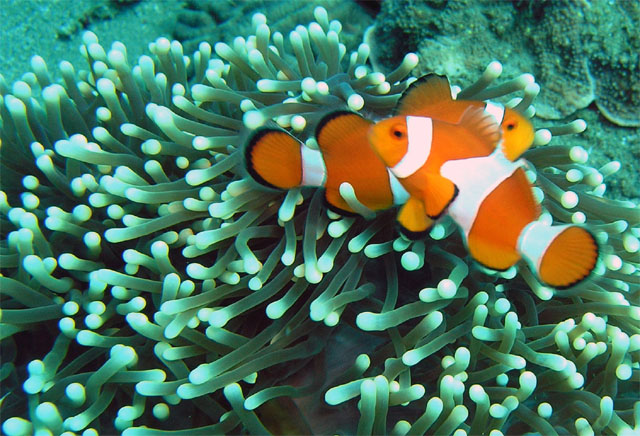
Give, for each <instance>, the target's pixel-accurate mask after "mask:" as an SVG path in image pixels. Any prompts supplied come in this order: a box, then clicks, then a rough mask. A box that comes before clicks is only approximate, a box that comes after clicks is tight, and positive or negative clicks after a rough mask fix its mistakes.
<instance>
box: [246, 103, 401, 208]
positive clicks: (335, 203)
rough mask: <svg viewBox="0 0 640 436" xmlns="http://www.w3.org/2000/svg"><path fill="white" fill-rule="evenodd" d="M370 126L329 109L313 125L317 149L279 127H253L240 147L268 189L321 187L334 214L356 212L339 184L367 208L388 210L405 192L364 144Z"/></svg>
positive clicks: (349, 113)
mask: <svg viewBox="0 0 640 436" xmlns="http://www.w3.org/2000/svg"><path fill="white" fill-rule="evenodd" d="M372 124H373V123H372V122H371V121H369V120H367V119H365V118H362V117H361V116H359V115H357V114H355V113H353V112H347V111H338V112H333V113H330V114H328V115H327V116H325V117H324V118H323V119H322V120H321V121H320V122H319V123H318V126H317V127H316V134H315V137H316V141H317V143H318V150H315V149H312V148H310V147H308V146H306V145H305V144H304V143H302V142H300V141H299V140H298V139H297V138H295V137H294V136H292V135H290V134H289V133H287V132H285V131H284V130H282V129H277V128H262V129H259V130H257V131H255V132H253V133H252V134H251V136H250V138H249V140H248V143H247V146H246V147H245V153H244V154H245V161H246V167H247V169H248V171H249V173H250V174H251V175H252V177H253V178H254V179H255V180H256V181H257V182H258V183H260V184H262V185H264V186H267V187H270V188H276V189H284V190H286V189H292V188H295V187H299V186H314V187H324V190H325V200H326V202H327V205H328V206H329V208H330V209H333V210H334V211H336V212H338V213H342V214H347V215H352V214H355V213H357V210H356V209H355V208H354V207H353V205H350V204H349V203H348V202H347V201H346V200H345V198H344V196H343V195H342V194H341V192H340V187H341V185H343V184H344V183H348V184H349V185H351V187H352V188H353V190H354V192H355V197H356V198H357V201H358V202H359V203H360V204H361V205H362V206H364V207H365V208H367V209H369V210H370V211H380V210H384V209H388V208H390V207H392V206H393V205H394V204H401V203H403V202H404V201H406V198H407V194H406V191H405V190H404V189H403V188H402V186H401V185H400V184H399V183H398V182H397V180H395V178H394V177H393V176H392V175H391V174H390V172H389V170H388V169H387V167H386V166H385V165H384V163H383V162H382V161H381V160H380V158H379V157H378V156H377V155H376V153H375V152H374V151H373V149H372V148H371V147H370V145H369V142H368V140H367V132H368V130H369V128H370V127H371V125H372Z"/></svg>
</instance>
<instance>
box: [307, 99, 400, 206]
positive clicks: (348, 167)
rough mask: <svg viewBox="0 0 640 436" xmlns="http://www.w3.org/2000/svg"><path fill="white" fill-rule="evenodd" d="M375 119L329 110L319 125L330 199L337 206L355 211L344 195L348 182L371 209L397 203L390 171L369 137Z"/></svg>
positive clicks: (327, 198)
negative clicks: (390, 179) (343, 187)
mask: <svg viewBox="0 0 640 436" xmlns="http://www.w3.org/2000/svg"><path fill="white" fill-rule="evenodd" d="M372 124H373V122H371V121H369V120H367V119H365V118H363V117H361V116H360V115H358V114H356V113H354V112H348V111H338V112H332V113H330V114H327V115H326V116H325V117H324V118H323V119H322V120H320V122H319V123H318V126H317V128H316V141H317V142H318V148H319V149H320V151H321V152H322V157H323V159H324V162H325V166H326V169H327V178H326V183H325V188H326V200H327V202H328V203H329V204H330V205H331V206H333V207H334V209H338V210H342V211H347V212H354V211H353V209H352V208H351V207H350V206H349V205H348V204H347V203H346V202H345V201H344V199H343V198H342V197H341V196H340V193H339V190H340V185H341V184H342V183H344V182H348V183H349V184H350V185H351V186H352V187H353V190H354V192H355V195H356V197H357V198H358V201H360V202H361V203H362V204H363V205H364V206H366V207H367V208H369V209H371V210H374V211H376V210H382V209H387V208H389V207H391V206H392V205H393V194H392V192H391V185H390V182H389V173H388V172H387V168H386V167H385V165H384V163H383V162H382V160H381V159H380V158H379V157H378V155H377V154H376V153H375V152H374V150H373V148H372V147H371V145H370V143H369V139H368V136H367V135H368V133H369V129H370V127H371V126H372Z"/></svg>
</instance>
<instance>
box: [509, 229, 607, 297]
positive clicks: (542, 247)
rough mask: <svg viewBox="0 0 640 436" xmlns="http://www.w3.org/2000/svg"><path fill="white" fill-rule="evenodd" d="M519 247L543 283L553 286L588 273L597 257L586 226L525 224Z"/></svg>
mask: <svg viewBox="0 0 640 436" xmlns="http://www.w3.org/2000/svg"><path fill="white" fill-rule="evenodd" d="M518 249H519V251H520V253H521V254H522V257H523V258H524V259H525V260H527V261H528V262H529V264H530V265H531V266H533V267H534V269H535V272H536V274H537V275H538V277H539V278H540V280H542V281H543V282H544V283H546V284H547V285H549V286H552V287H554V288H559V289H563V288H568V287H571V286H573V285H575V284H577V283H579V282H581V281H582V280H584V279H585V278H587V277H588V276H589V274H591V271H593V269H594V268H595V266H596V262H597V260H598V244H597V243H596V240H595V238H594V237H593V235H592V234H591V233H590V232H589V231H587V230H586V229H584V228H582V227H578V226H573V225H563V226H548V225H546V224H543V223H541V222H537V221H536V222H533V223H531V224H529V225H527V226H526V227H525V228H524V230H523V231H522V233H521V235H520V239H519V241H518Z"/></svg>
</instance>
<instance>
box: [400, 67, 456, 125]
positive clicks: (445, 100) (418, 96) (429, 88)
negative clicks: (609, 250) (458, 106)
mask: <svg viewBox="0 0 640 436" xmlns="http://www.w3.org/2000/svg"><path fill="white" fill-rule="evenodd" d="M452 101H453V99H452V98H451V87H450V86H449V79H447V78H446V76H439V75H437V74H434V73H430V74H427V75H426V76H422V77H420V78H419V79H418V80H416V81H415V82H413V83H412V84H411V85H409V87H408V88H407V90H406V91H405V92H404V93H403V94H402V97H400V100H399V101H398V105H397V106H396V111H395V112H396V115H415V116H433V115H434V113H438V112H445V111H446V110H447V105H450V104H451V102H452ZM439 106H442V107H441V108H440V107H439Z"/></svg>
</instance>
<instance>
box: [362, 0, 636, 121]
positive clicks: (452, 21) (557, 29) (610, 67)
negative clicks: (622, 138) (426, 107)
mask: <svg viewBox="0 0 640 436" xmlns="http://www.w3.org/2000/svg"><path fill="white" fill-rule="evenodd" d="M605 17H606V19H605ZM613 17H615V18H613ZM639 22H640V9H639V8H638V5H637V3H634V2H621V3H615V4H613V3H607V2H593V3H589V2H575V1H572V0H566V1H565V0H563V1H554V2H528V1H516V2H499V3H478V2H473V1H467V0H455V1H449V2H419V1H413V0H393V1H388V2H384V3H383V5H382V9H381V13H380V14H379V15H378V16H377V17H376V28H375V31H374V35H373V36H374V38H372V40H375V48H376V49H378V50H377V52H378V56H379V60H380V62H381V63H382V64H384V65H393V63H394V62H395V61H396V59H394V57H396V56H398V53H404V52H406V51H416V52H418V53H419V54H420V58H421V60H422V63H421V65H420V66H419V71H423V72H428V71H436V72H439V73H443V74H447V75H449V76H450V77H452V78H455V79H456V80H457V81H461V82H465V81H469V82H470V81H471V80H470V79H471V78H470V76H469V74H470V71H474V70H478V69H479V68H481V67H482V66H484V65H486V64H487V63H488V62H489V61H491V60H492V59H493V58H495V57H499V58H501V59H509V65H508V66H507V68H508V70H506V71H505V72H506V73H507V75H508V76H509V75H513V74H514V72H518V71H531V72H532V73H534V74H535V76H536V79H537V80H538V81H539V82H540V84H541V85H542V87H543V89H544V92H543V94H542V95H541V96H540V98H539V99H538V101H537V104H536V110H537V115H538V116H540V117H542V118H546V119H562V118H565V117H567V116H569V115H572V114H573V113H574V112H576V110H578V109H582V108H585V107H587V106H588V105H590V104H591V103H593V102H595V104H596V105H597V107H598V109H599V110H600V111H601V113H602V114H603V115H604V116H605V117H606V118H607V119H609V120H610V121H611V122H613V123H615V124H618V125H620V126H627V127H632V126H635V127H638V126H640V119H639V118H638V116H639V114H640V94H639V91H638V89H639V88H638V80H639V79H638V74H637V71H638V65H639V63H638V62H639V60H638V59H639V58H638V54H637V53H638V52H639V51H640V39H639V38H638V36H637V32H636V31H635V29H636V28H637V26H638V23H639Z"/></svg>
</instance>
